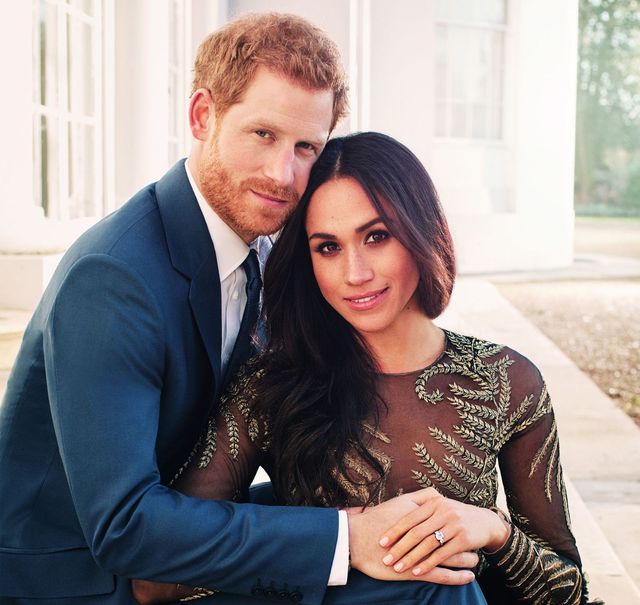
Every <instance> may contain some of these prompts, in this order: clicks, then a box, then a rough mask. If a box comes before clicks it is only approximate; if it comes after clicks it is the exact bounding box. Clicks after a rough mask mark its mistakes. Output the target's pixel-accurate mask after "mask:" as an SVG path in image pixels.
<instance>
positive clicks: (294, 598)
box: [289, 590, 302, 603]
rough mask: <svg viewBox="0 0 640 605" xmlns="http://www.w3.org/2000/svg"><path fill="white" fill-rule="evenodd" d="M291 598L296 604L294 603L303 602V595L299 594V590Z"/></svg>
mask: <svg viewBox="0 0 640 605" xmlns="http://www.w3.org/2000/svg"><path fill="white" fill-rule="evenodd" d="M289 598H290V599H291V600H292V601H293V602H294V603H300V601H302V593H301V592H299V591H298V590H294V591H293V592H292V593H291V594H290V595H289Z"/></svg>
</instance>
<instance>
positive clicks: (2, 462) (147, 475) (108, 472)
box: [0, 161, 337, 604]
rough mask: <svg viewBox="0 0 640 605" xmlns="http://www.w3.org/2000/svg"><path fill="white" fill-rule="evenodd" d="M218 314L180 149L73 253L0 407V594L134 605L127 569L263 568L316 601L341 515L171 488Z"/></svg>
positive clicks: (229, 576) (240, 575) (241, 571)
mask: <svg viewBox="0 0 640 605" xmlns="http://www.w3.org/2000/svg"><path fill="white" fill-rule="evenodd" d="M220 316H221V310H220V283H219V277H218V269H217V263H216V256H215V251H214V248H213V246H212V243H211V238H210V236H209V233H208V230H207V227H206V224H205V222H204V219H203V217H202V214H201V212H200V209H199V207H198V205H197V202H196V199H195V196H194V194H193V191H192V189H191V187H190V185H189V182H188V179H187V176H186V172H185V168H184V162H183V161H181V162H179V163H178V164H177V165H176V166H175V167H174V168H173V169H172V170H171V171H169V172H168V173H167V174H166V175H165V176H164V177H163V178H162V180H160V181H159V182H158V183H155V184H153V185H150V186H149V187H147V188H146V189H144V190H142V191H141V192H139V193H138V194H137V195H136V196H134V197H133V198H132V199H131V200H130V201H129V202H128V203H127V204H125V205H124V206H123V207H122V208H120V209H119V210H118V211H117V212H115V213H114V214H112V215H110V216H108V217H107V218H105V219H104V220H102V221H101V222H100V223H99V224H97V225H96V226H95V227H94V228H92V229H91V230H89V231H88V232H87V233H86V234H85V235H83V236H82V237H81V238H80V239H79V240H78V241H77V242H76V243H75V244H74V245H73V246H72V248H71V249H70V250H69V251H68V252H67V254H66V255H65V256H64V258H63V260H62V261H61V263H60V265H59V267H58V269H57V271H56V273H55V275H54V277H53V279H52V280H51V283H50V285H49V287H48V288H47V290H46V292H45V293H44V295H43V298H42V300H41V302H40V305H39V306H38V308H37V309H36V311H35V313H34V316H33V319H32V321H31V322H30V324H29V326H28V328H27V330H26V332H25V336H24V341H23V344H22V347H21V349H20V352H19V355H18V357H17V360H16V362H15V366H14V368H13V371H12V374H11V376H10V378H9V382H8V386H7V392H6V396H5V399H4V402H3V404H2V408H0V503H1V504H0V597H3V598H4V597H16V598H22V599H25V600H26V601H27V602H28V600H29V599H31V598H33V599H36V598H45V599H47V598H50V599H54V598H64V597H85V598H84V599H82V598H79V599H78V600H74V603H79V604H80V603H98V602H99V603H105V604H111V603H130V602H132V597H131V593H130V589H129V583H128V581H125V578H145V579H153V580H158V581H164V582H179V583H182V584H187V585H191V586H204V587H211V588H219V589H222V590H224V591H227V592H230V593H236V594H239V595H249V594H250V593H251V589H252V588H253V587H254V586H255V585H256V583H257V582H258V579H260V582H261V585H263V586H265V585H270V584H271V583H273V585H274V586H275V587H276V588H277V589H278V590H282V589H283V588H284V587H285V585H287V587H288V590H290V591H294V590H295V591H297V592H299V593H300V594H301V595H302V596H303V602H304V603H310V604H316V603H319V602H320V601H321V600H322V597H323V595H324V592H325V588H326V581H327V578H328V575H329V570H330V567H331V562H332V558H333V552H334V547H335V540H336V535H337V513H336V512H335V511H333V510H328V509H313V508H284V507H262V506H257V505H251V504H231V503H226V502H214V501H200V500H197V499H194V498H189V497H186V496H183V495H181V494H179V493H177V492H175V491H173V490H171V489H168V488H167V487H165V484H166V483H167V481H168V480H170V479H171V478H172V477H173V475H174V473H175V472H176V470H177V468H178V467H179V466H180V464H181V463H182V462H184V460H185V459H186V457H187V455H188V453H189V452H190V450H191V448H192V446H193V444H194V442H195V440H196V439H197V437H198V435H199V434H200V432H201V430H202V428H203V426H204V423H205V420H206V418H207V416H208V415H209V414H210V412H211V411H212V407H213V406H214V405H215V402H216V401H217V398H218V396H219V394H220V388H221V382H222V377H221V372H220V338H221V337H220V332H221V326H220ZM238 346H240V347H242V351H241V356H244V355H245V354H248V351H249V343H238ZM98 595H103V596H102V597H100V598H98ZM3 598H0V601H2V602H3V603H4V602H6V599H5V600H3ZM20 602H22V600H20ZM38 603H46V600H43V601H40V600H39V601H38Z"/></svg>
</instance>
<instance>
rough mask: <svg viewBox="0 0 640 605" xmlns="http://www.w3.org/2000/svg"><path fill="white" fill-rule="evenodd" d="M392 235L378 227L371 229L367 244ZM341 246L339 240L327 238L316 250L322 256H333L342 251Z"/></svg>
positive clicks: (369, 244)
mask: <svg viewBox="0 0 640 605" xmlns="http://www.w3.org/2000/svg"><path fill="white" fill-rule="evenodd" d="M390 237H391V234H390V233H389V232H388V231H386V230H384V229H376V230H375V231H371V232H369V233H367V235H366V236H365V238H364V242H363V243H364V245H365V246H376V245H378V244H381V243H383V242H385V241H387V240H388V239H389V238H390ZM340 250H341V248H340V245H339V244H338V242H336V241H333V240H325V241H323V242H320V243H319V244H317V245H316V247H315V252H317V253H319V254H321V255H322V256H332V255H334V254H337V253H338V252H340Z"/></svg>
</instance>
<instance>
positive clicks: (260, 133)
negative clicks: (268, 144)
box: [256, 130, 270, 139]
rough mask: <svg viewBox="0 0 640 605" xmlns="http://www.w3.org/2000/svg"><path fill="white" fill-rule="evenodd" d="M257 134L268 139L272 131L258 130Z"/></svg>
mask: <svg viewBox="0 0 640 605" xmlns="http://www.w3.org/2000/svg"><path fill="white" fill-rule="evenodd" d="M256 134H257V135H258V136H259V137H261V138H263V139H266V138H267V137H268V136H270V133H269V131H267V130H256Z"/></svg>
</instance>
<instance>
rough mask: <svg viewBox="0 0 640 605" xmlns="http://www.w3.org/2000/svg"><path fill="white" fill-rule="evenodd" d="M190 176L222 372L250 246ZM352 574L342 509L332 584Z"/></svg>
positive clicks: (239, 310)
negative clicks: (204, 232)
mask: <svg viewBox="0 0 640 605" xmlns="http://www.w3.org/2000/svg"><path fill="white" fill-rule="evenodd" d="M184 166H185V169H186V171H187V178H188V179H189V183H190V184H191V188H192V189H193V193H194V194H195V196H196V200H198V205H199V206H200V211H201V212H202V216H203V217H204V220H205V222H206V224H207V229H209V235H210V236H211V241H212V242H213V245H214V248H215V251H216V260H217V262H218V273H219V274H220V308H221V310H222V317H221V318H220V320H221V325H222V332H221V335H222V352H221V360H220V361H221V363H222V371H223V372H224V369H225V368H226V365H227V363H228V362H229V357H230V356H231V352H232V351H233V346H234V344H235V342H236V338H237V337H238V332H239V331H240V322H241V321H242V314H243V313H244V308H245V306H246V304H247V293H246V289H245V286H246V284H247V276H246V274H245V272H244V269H243V268H242V263H243V262H244V260H245V258H247V255H248V254H249V246H248V245H247V244H246V243H245V241H244V240H243V239H242V238H241V237H240V236H239V235H238V234H237V233H236V232H235V231H234V230H233V229H231V227H229V225H227V224H226V223H225V222H224V221H223V220H222V219H221V218H220V217H219V216H218V215H217V214H216V213H215V212H214V210H213V208H211V206H210V205H209V204H208V203H207V200H205V198H204V196H203V195H202V193H201V191H200V189H198V185H197V184H196V181H195V179H194V178H193V175H192V174H191V171H190V170H189V164H188V161H185V164H184ZM348 574H349V523H348V518H347V513H346V512H345V511H338V540H337V543H336V550H335V553H334V556H333V564H332V565H331V572H330V574H329V581H328V585H329V586H343V585H344V584H346V583H347V576H348Z"/></svg>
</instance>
